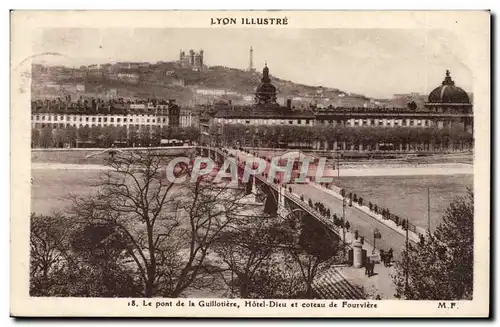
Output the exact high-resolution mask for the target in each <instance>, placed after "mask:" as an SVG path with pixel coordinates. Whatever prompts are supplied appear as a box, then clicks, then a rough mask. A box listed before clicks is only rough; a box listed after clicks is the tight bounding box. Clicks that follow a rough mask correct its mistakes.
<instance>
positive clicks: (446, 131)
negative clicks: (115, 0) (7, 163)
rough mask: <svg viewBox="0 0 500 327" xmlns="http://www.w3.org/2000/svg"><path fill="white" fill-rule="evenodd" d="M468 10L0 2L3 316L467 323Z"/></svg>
mask: <svg viewBox="0 0 500 327" xmlns="http://www.w3.org/2000/svg"><path fill="white" fill-rule="evenodd" d="M490 70H491V68H490V12H489V11H92V10H90V11H22V10H19V11H17V10H14V11H12V12H11V99H12V100H11V108H10V113H11V167H12V168H11V207H12V211H11V217H10V218H11V219H10V228H11V230H10V237H11V239H10V244H11V261H10V264H11V308H10V312H11V316H14V317H76V316H78V317H228V318H229V317H288V318H292V317H323V318H324V317H331V318H339V317H354V318H355V317H488V316H489V315H490V312H489V305H490V304H489V298H490V293H489V287H490V274H489V272H490V238H489V235H490V189H489V185H490V174H491V173H490V138H489V137H490V129H489V128H490Z"/></svg>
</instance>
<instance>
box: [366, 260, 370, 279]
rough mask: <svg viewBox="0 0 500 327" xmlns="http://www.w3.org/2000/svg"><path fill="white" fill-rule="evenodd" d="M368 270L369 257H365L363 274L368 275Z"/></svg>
mask: <svg viewBox="0 0 500 327" xmlns="http://www.w3.org/2000/svg"><path fill="white" fill-rule="evenodd" d="M369 272H370V258H369V257H367V258H366V259H365V275H366V276H368V274H369ZM368 277H370V276H368Z"/></svg>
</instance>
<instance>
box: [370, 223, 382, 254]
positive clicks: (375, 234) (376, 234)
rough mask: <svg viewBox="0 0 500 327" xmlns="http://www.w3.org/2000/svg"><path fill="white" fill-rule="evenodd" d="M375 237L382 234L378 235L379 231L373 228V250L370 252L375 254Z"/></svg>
mask: <svg viewBox="0 0 500 327" xmlns="http://www.w3.org/2000/svg"><path fill="white" fill-rule="evenodd" d="M377 238H382V235H380V231H379V230H378V228H375V230H374V231H373V250H372V254H375V240H376V239H377Z"/></svg>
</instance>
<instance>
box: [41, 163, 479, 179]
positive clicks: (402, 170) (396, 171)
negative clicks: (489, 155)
mask: <svg viewBox="0 0 500 327" xmlns="http://www.w3.org/2000/svg"><path fill="white" fill-rule="evenodd" d="M31 169H32V170H39V169H42V170H43V169H46V170H49V169H50V170H53V169H56V170H59V169H62V170H107V169H109V167H107V166H105V165H102V164H97V163H96V164H92V163H85V164H78V163H59V162H32V163H31ZM473 173H474V168H473V166H472V165H467V164H429V165H426V166H420V167H414V166H410V165H408V166H390V165H389V166H388V165H380V166H363V167H356V168H353V167H351V168H343V169H340V172H339V171H337V170H335V171H331V173H329V174H327V176H333V177H334V178H335V177H345V176H424V175H461V174H473Z"/></svg>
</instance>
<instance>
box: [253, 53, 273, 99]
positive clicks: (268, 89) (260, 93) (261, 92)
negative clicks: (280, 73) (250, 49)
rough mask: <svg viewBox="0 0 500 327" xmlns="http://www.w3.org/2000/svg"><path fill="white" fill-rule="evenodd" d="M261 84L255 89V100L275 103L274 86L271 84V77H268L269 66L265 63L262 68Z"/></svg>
mask: <svg viewBox="0 0 500 327" xmlns="http://www.w3.org/2000/svg"><path fill="white" fill-rule="evenodd" d="M261 82H262V83H261V84H260V85H259V86H258V87H257V90H256V91H255V101H256V102H257V103H258V104H268V105H269V104H275V105H277V103H276V87H275V86H274V85H273V84H271V79H270V78H269V68H267V63H266V65H265V66H264V69H263V70H262V79H261Z"/></svg>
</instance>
